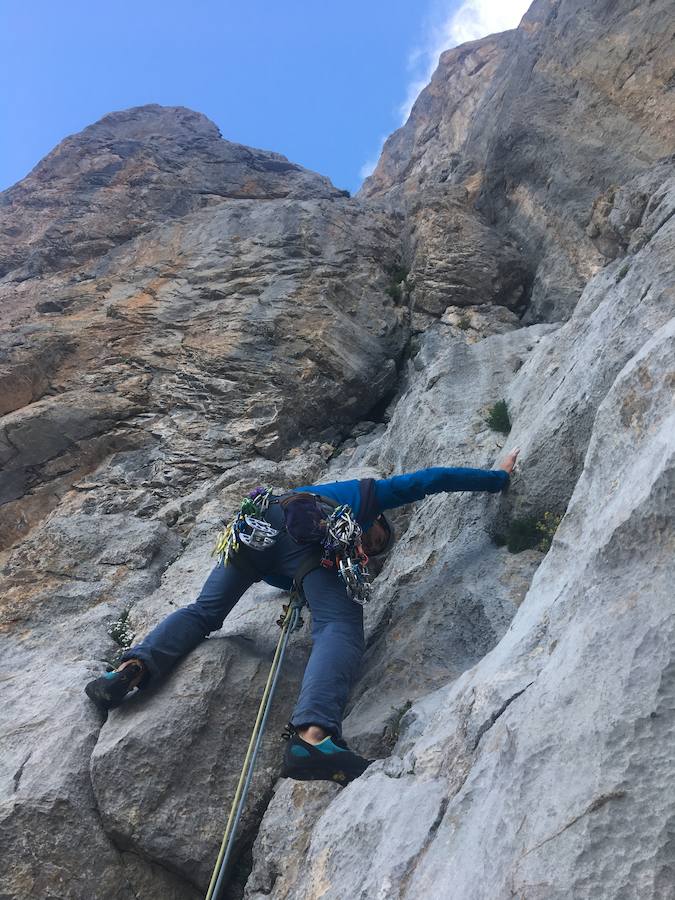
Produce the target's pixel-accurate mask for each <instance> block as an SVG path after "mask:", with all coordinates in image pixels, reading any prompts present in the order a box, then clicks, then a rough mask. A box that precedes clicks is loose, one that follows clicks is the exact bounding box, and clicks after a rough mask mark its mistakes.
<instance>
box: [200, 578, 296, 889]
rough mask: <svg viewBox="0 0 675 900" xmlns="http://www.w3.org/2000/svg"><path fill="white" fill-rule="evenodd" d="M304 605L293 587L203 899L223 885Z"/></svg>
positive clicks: (283, 614)
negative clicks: (283, 666) (280, 675)
mask: <svg viewBox="0 0 675 900" xmlns="http://www.w3.org/2000/svg"><path fill="white" fill-rule="evenodd" d="M304 604H305V598H304V595H303V593H302V590H298V589H294V590H293V592H292V593H291V598H290V602H289V604H288V605H287V606H284V611H283V613H282V617H281V619H280V620H279V622H278V624H279V625H280V626H281V636H280V638H279V642H278V644H277V649H276V651H275V653H274V658H273V660H272V666H271V668H270V673H269V675H268V677H267V683H266V684H265V690H264V691H263V695H262V700H261V701H260V706H259V708H258V715H257V717H256V720H255V725H254V726H253V733H252V734H251V740H250V741H249V744H248V749H247V751H246V756H245V758H244V764H243V766H242V769H241V775H240V776H239V782H238V783H237V789H236V791H235V793H234V799H233V800H232V807H231V809H230V815H229V817H228V820H227V825H226V826H225V834H224V835H223V840H222V842H221V844H220V850H219V852H218V858H217V859H216V864H215V866H214V868H213V875H212V876H211V881H210V883H209V888H208V891H207V892H206V898H205V900H218V898H219V897H220V894H221V890H222V888H223V887H224V885H225V878H226V872H227V866H228V863H229V860H230V856H231V854H232V849H233V847H234V839H235V836H236V833H237V825H238V824H239V819H240V818H241V814H242V812H243V811H244V806H245V805H246V798H247V796H248V790H249V787H250V786H251V781H252V780H253V770H254V767H255V762H256V758H257V756H258V751H259V750H260V745H261V743H262V736H263V732H264V730H265V725H266V724H267V718H268V715H269V711H270V708H271V705H272V698H273V697H274V691H275V689H276V686H277V681H278V679H279V673H280V672H281V665H282V663H283V661H284V655H285V653H286V647H287V646H288V639H289V637H290V636H291V634H292V633H293V632H294V631H296V630H297V629H298V628H300V627H301V626H302V619H301V617H300V611H301V609H302V607H303V606H304Z"/></svg>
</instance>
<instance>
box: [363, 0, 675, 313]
mask: <svg viewBox="0 0 675 900" xmlns="http://www.w3.org/2000/svg"><path fill="white" fill-rule="evenodd" d="M671 20H672V9H671V6H670V4H669V3H667V2H666V0H659V2H656V3H651V4H648V5H645V4H635V3H633V2H627V0H626V2H620V3H614V4H606V3H605V4H602V3H600V4H587V3H576V2H565V0H563V2H559V0H536V2H534V3H533V4H532V6H531V8H530V10H529V11H528V13H527V14H526V15H525V16H524V18H523V21H522V23H521V25H520V27H519V28H518V29H516V30H515V31H511V32H506V33H504V34H501V35H493V36H491V37H487V38H484V39H482V40H480V41H475V42H473V43H470V44H465V45H462V46H461V47H457V48H455V49H453V50H448V51H446V52H445V53H443V54H442V55H441V59H440V62H439V66H438V69H437V70H436V72H435V73H434V76H433V78H432V80H431V83H430V84H429V85H428V87H427V88H425V90H423V91H422V93H421V94H420V96H419V98H418V100H417V102H416V103H415V105H414V107H413V109H412V112H411V114H410V118H409V119H408V122H407V123H406V124H405V125H404V126H403V127H402V128H401V129H399V131H397V132H395V133H394V134H393V135H391V137H390V138H389V139H388V140H387V142H386V143H385V146H384V150H383V153H382V157H381V159H380V162H379V163H378V166H377V168H376V169H375V172H374V173H373V175H372V176H371V177H370V178H369V179H368V180H367V181H366V182H365V184H364V186H363V188H362V191H361V193H362V194H363V195H364V196H366V197H368V198H374V197H382V198H387V199H388V201H389V202H391V203H392V204H393V205H394V206H395V207H399V208H405V207H406V206H407V204H408V203H409V202H410V198H411V197H412V198H414V197H415V196H417V195H418V194H419V193H420V191H426V192H432V193H434V192H435V193H438V194H439V195H442V194H443V193H444V192H445V191H447V188H448V184H450V185H459V186H462V187H463V188H464V189H465V190H466V191H467V193H468V197H469V206H470V208H471V207H475V208H477V209H478V210H480V211H481V212H482V214H483V215H484V217H485V219H486V220H487V222H488V224H490V225H494V226H495V228H496V229H497V231H499V232H501V233H502V234H503V235H505V236H507V237H508V238H510V239H511V240H513V241H514V242H515V244H516V245H517V246H518V247H519V248H521V250H522V256H523V258H524V259H525V260H527V265H528V268H529V271H530V281H531V297H530V298H529V300H530V302H529V312H528V321H541V320H542V319H544V320H547V321H556V320H561V319H566V318H568V317H569V314H570V313H571V311H572V309H573V308H574V306H575V304H576V301H577V299H578V297H579V295H580V293H581V291H582V289H583V286H584V284H585V282H586V281H587V280H588V278H589V277H591V276H592V275H593V274H595V272H597V271H598V269H599V268H600V267H601V266H602V265H603V263H604V261H605V260H604V255H603V254H604V252H605V250H607V249H608V247H607V246H606V245H605V247H603V248H601V250H602V252H599V250H598V247H597V246H595V245H594V243H593V242H592V241H591V239H590V238H589V236H588V235H587V233H586V227H587V226H588V224H589V221H591V222H592V215H593V209H594V204H595V205H596V207H597V205H598V203H599V202H600V198H601V197H602V196H605V197H607V196H608V195H607V192H608V191H609V190H610V189H612V188H613V189H614V190H616V188H617V187H618V186H621V185H623V184H625V183H627V182H628V181H630V180H631V179H632V178H634V177H636V176H639V175H640V174H641V173H643V172H644V171H645V170H647V169H649V168H650V167H651V166H652V165H653V164H654V163H655V162H656V161H658V160H659V159H660V158H661V157H664V156H670V155H671V154H672V152H673V137H672V136H673V129H674V127H675V108H674V106H673V99H672V92H669V90H668V86H669V83H670V81H669V80H670V78H671V75H672V72H671V70H670V67H669V62H668V61H667V60H669V58H670V55H671V54H670V53H669V42H670V32H669V30H668V28H667V27H664V24H665V23H666V22H670V21H671ZM605 202H608V201H605ZM638 205H639V204H638ZM636 209H637V208H636ZM637 214H638V213H637V211H636V212H635V213H631V214H630V216H634V215H637ZM619 215H620V214H619ZM630 216H629V218H630ZM450 282H451V283H452V279H450Z"/></svg>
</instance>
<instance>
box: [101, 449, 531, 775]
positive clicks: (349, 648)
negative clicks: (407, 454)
mask: <svg viewBox="0 0 675 900" xmlns="http://www.w3.org/2000/svg"><path fill="white" fill-rule="evenodd" d="M518 453H519V450H518V449H515V450H512V451H511V452H510V453H509V454H508V455H507V456H506V457H505V458H504V460H503V461H502V462H501V463H500V464H499V465H498V466H497V468H496V469H467V468H442V467H438V468H430V469H423V470H421V471H418V472H412V473H409V474H407V475H398V476H394V477H392V478H385V479H381V480H376V479H372V478H366V479H361V480H360V481H359V480H353V481H338V482H332V483H328V484H321V485H314V486H309V487H302V488H296V489H295V491H297V492H312V493H314V494H315V495H316V494H320V495H321V497H322V498H326V499H327V500H329V501H332V502H334V503H336V504H347V505H348V507H349V512H350V513H352V514H353V517H354V519H355V520H356V522H358V524H359V525H360V526H361V529H362V531H363V538H362V547H363V550H364V551H365V553H366V554H368V555H369V556H376V555H379V554H383V553H385V552H387V551H388V550H389V548H390V546H391V544H392V541H393V530H392V528H391V526H390V525H389V523H388V522H387V520H386V518H385V517H384V515H383V511H384V510H387V509H393V508H396V507H399V506H403V505H404V504H406V503H411V502H413V501H415V500H421V499H422V498H423V497H425V496H426V495H428V494H435V493H441V492H446V491H489V492H491V493H497V492H499V491H502V490H504V489H505V488H506V487H507V486H508V483H509V479H510V475H511V473H512V472H513V468H514V466H515V463H516V459H517V457H518ZM254 493H255V492H254ZM293 493H294V492H292V493H291V494H289V495H285V496H286V497H290V496H292V494H293ZM305 496H307V495H306V494H305ZM282 502H283V498H282ZM282 502H279V498H272V500H271V502H270V503H269V506H268V507H266V510H265V514H264V516H265V522H264V523H263V526H262V527H263V531H265V530H266V529H269V533H270V534H275V535H276V532H278V535H276V536H275V537H274V538H270V539H269V540H268V539H267V538H265V539H264V541H263V542H262V549H257V550H250V549H248V548H247V547H243V545H242V548H241V549H240V550H239V551H238V552H237V553H236V554H235V557H234V559H233V560H232V562H234V564H229V563H228V564H226V565H224V564H223V562H222V560H221V562H219V563H218V565H216V567H215V568H214V569H213V571H212V572H211V574H210V575H209V577H208V579H207V580H206V583H205V584H204V587H203V588H202V591H201V593H200V595H199V597H198V598H197V600H196V601H195V602H194V603H191V604H190V605H189V606H186V607H183V608H181V609H178V610H177V611H176V612H173V613H172V614H171V615H169V616H168V617H167V618H165V619H164V620H163V621H162V622H160V623H159V624H158V625H157V626H156V627H155V628H154V629H153V630H152V631H151V632H150V634H148V635H147V636H146V637H145V639H144V640H142V641H141V642H140V643H139V644H137V645H136V646H135V647H132V648H131V649H129V650H127V651H125V653H124V654H123V656H122V664H121V665H120V666H119V667H118V668H117V670H116V671H114V672H109V673H107V674H106V675H103V676H101V677H100V678H96V679H95V680H93V681H91V682H89V684H87V686H86V688H85V690H86V693H87V695H88V696H89V697H90V698H91V699H92V700H93V701H94V703H96V705H97V706H98V707H99V708H100V709H101V710H104V711H107V710H109V709H113V708H114V707H116V706H119V704H120V703H121V702H122V700H123V698H124V697H125V695H126V694H127V693H129V691H131V690H133V689H134V688H135V687H141V688H142V687H145V685H146V684H147V683H148V682H149V681H150V680H151V679H153V680H154V679H157V678H160V677H162V676H164V675H165V674H166V673H167V672H168V671H169V669H170V668H171V667H172V666H173V665H174V663H176V662H177V661H178V660H179V659H180V658H181V657H183V656H184V655H185V654H186V653H188V652H189V651H190V650H192V649H193V648H194V647H196V646H197V645H198V644H199V643H200V642H201V641H202V640H204V638H205V637H206V636H207V635H208V634H209V633H210V632H212V631H216V630H218V629H219V628H221V626H222V624H223V621H224V619H225V617H226V616H227V615H228V613H229V612H231V610H232V609H233V607H234V606H235V604H236V603H237V601H238V600H239V599H240V597H241V596H242V595H243V594H244V592H245V591H246V590H247V589H248V588H249V587H250V586H251V585H252V584H254V583H255V582H257V581H265V582H266V583H268V584H271V585H273V586H274V587H279V588H282V589H284V590H289V589H290V588H291V585H292V582H293V579H294V578H295V579H296V580H297V579H298V571H299V570H300V569H302V575H301V577H300V580H301V583H302V589H303V592H304V595H305V598H306V600H307V603H308V605H309V608H310V611H311V615H312V640H313V646H312V652H311V655H310V658H309V662H308V663H307V667H306V669H305V673H304V676H303V681H302V686H301V689H300V695H299V698H298V701H297V704H296V706H295V709H294V711H293V715H292V717H291V720H290V726H289V738H290V739H289V742H288V744H287V747H286V751H285V754H284V765H283V769H282V775H283V776H285V777H289V778H295V779H299V780H314V779H327V780H342V781H343V782H344V783H346V782H348V781H351V780H352V779H354V778H356V777H358V776H359V775H360V774H362V773H363V771H364V770H365V769H366V767H367V766H368V765H369V764H370V760H367V759H365V758H363V757H360V756H358V755H357V754H356V753H354V752H353V751H351V750H350V749H349V748H348V747H347V745H346V744H345V743H344V741H343V740H342V734H341V727H342V714H343V711H344V708H345V706H346V703H347V699H348V696H349V692H350V689H351V687H352V685H353V683H354V681H355V679H356V678H357V676H358V672H359V666H360V663H361V658H362V655H363V652H364V636H363V606H362V605H361V604H360V603H357V602H353V601H352V600H350V599H349V597H350V593H349V591H348V590H347V589H346V588H345V584H344V583H343V582H342V581H341V580H340V578H339V577H338V576H337V574H336V571H335V568H333V569H327V568H325V567H324V566H323V565H320V564H319V563H318V562H315V563H313V564H310V567H309V569H308V567H307V564H306V560H307V559H308V548H307V545H306V544H305V545H301V544H299V543H297V542H296V541H295V540H294V539H293V538H292V537H291V534H290V533H289V531H291V533H292V529H290V525H289V524H288V519H287V518H285V512H284V509H283V508H282ZM287 525H288V527H286V526H287ZM303 567H304V568H303Z"/></svg>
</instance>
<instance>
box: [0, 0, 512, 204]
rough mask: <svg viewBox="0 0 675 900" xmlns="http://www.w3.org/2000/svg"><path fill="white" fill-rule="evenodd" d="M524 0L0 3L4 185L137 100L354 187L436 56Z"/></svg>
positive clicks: (506, 21)
mask: <svg viewBox="0 0 675 900" xmlns="http://www.w3.org/2000/svg"><path fill="white" fill-rule="evenodd" d="M527 5H528V3H527V0H465V2H462V0H361V2H355V0H341V2H340V3H339V4H319V3H317V2H309V0H285V2H280V0H276V2H275V0H248V2H245V0H236V2H235V0H220V2H215V0H192V2H191V3H189V4H188V3H187V2H185V0H184V2H176V0H163V2H158V0H136V2H131V0H118V2H116V3H115V4H96V3H92V2H91V0H88V2H84V0H61V2H56V3H55V2H52V0H49V2H48V0H24V3H23V4H19V3H18V2H15V3H10V2H9V0H0V84H2V91H1V92H0V190H4V189H5V188H7V187H9V186H10V185H12V184H14V183H15V182H16V181H18V180H20V179H21V178H23V177H24V176H25V175H26V174H28V172H29V171H30V170H31V169H32V168H33V166H34V165H35V164H36V163H37V162H38V161H39V160H40V159H41V158H42V157H43V156H45V155H46V154H47V153H48V152H49V151H50V150H51V149H52V148H53V147H54V146H55V145H56V144H58V143H59V141H61V140H62V139H63V138H64V137H66V136H67V135H69V134H73V133H74V132H77V131H80V130H82V128H84V127H86V126H87V125H89V124H91V123H92V122H95V121H96V120H97V119H100V118H101V117H102V116H104V115H105V114H106V113H108V112H112V111H113V110H118V109H127V108H128V107H131V106H139V105H142V104H144V103H161V104H163V105H167V106H188V107H190V108H191V109H195V110H198V111H199V112H203V113H204V114H205V115H207V116H208V117H209V118H210V119H212V120H213V121H214V122H215V123H216V125H218V127H219V128H220V130H221V132H222V134H223V137H225V138H227V139H228V140H233V141H238V142H240V143H243V144H248V145H250V146H253V147H261V148H263V149H266V150H275V151H277V152H279V153H283V154H284V155H286V156H288V157H289V159H291V160H293V161H294V162H298V163H300V164H302V165H304V166H307V167H308V168H310V169H314V170H316V171H318V172H321V173H322V174H324V175H327V176H328V177H329V178H331V180H332V181H333V182H334V183H335V184H336V185H337V187H340V188H346V189H348V190H350V191H355V190H356V189H358V187H359V185H360V183H361V179H362V177H363V175H364V174H366V173H367V172H368V170H369V169H371V168H372V166H373V165H374V162H375V161H376V159H377V156H378V154H379V149H380V147H381V144H382V141H383V139H384V138H385V137H386V136H387V135H388V134H390V133H391V132H392V131H393V130H394V129H396V128H397V127H398V126H399V125H400V124H401V123H402V121H403V120H404V118H405V116H406V114H407V111H408V110H409V107H410V104H411V102H412V100H413V99H414V96H416V94H417V92H418V91H419V89H420V87H421V86H422V85H423V84H424V83H426V81H428V78H429V75H430V73H431V71H432V70H433V68H434V66H435V62H436V60H437V58H438V53H439V52H440V51H441V50H442V49H444V47H447V46H453V45H456V44H458V43H461V42H462V41H463V40H470V39H473V38H475V37H478V36H481V35H482V34H488V33H490V32H494V31H501V30H503V29H504V28H508V27H514V26H515V25H516V24H517V23H518V21H519V19H520V16H521V15H522V13H523V12H524V11H525V9H526V8H527Z"/></svg>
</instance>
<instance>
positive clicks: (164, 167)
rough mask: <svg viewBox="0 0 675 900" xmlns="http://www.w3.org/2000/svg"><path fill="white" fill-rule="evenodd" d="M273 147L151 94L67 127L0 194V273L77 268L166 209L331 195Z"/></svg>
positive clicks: (169, 214) (326, 185) (179, 211)
mask: <svg viewBox="0 0 675 900" xmlns="http://www.w3.org/2000/svg"><path fill="white" fill-rule="evenodd" d="M340 195H341V192H340V191H337V190H336V189H335V188H334V187H333V186H332V185H331V183H330V182H329V181H328V179H327V178H323V177H321V176H320V175H315V174H314V173H313V172H308V171H307V169H303V168H302V167H301V166H298V165H295V164H294V163H291V162H289V161H288V160H287V159H286V157H284V156H281V155H280V154H279V153H270V152H267V151H264V150H252V149H250V148H249V147H244V146H242V145H241V144H233V143H231V142H230V141H224V140H223V139H222V138H221V136H220V132H219V131H218V129H217V128H216V126H215V125H214V124H213V122H211V121H209V119H207V118H206V116H203V115H201V114H200V113H196V112H193V111H192V110H190V109H186V108H185V107H165V106H159V105H157V104H151V105H148V106H139V107H134V108H133V109H128V110H123V111H120V112H115V113H111V114H110V115H107V116H105V117H104V118H103V119H101V120H100V121H99V122H96V123H95V124H93V125H90V126H89V127H88V128H85V129H84V131H82V132H81V133H79V134H76V135H71V136H70V137H68V138H66V139H65V140H64V141H62V142H61V143H60V144H59V145H58V147H56V148H55V149H54V150H52V152H51V153H50V154H49V155H48V156H46V157H45V158H44V159H43V160H42V161H41V162H40V163H38V165H37V166H36V167H35V169H33V171H32V172H31V173H30V174H29V175H28V176H27V177H26V178H24V179H23V180H22V181H20V182H19V183H18V184H17V185H15V186H14V187H12V188H10V189H9V190H7V191H4V192H3V194H2V195H1V196H0V234H3V235H4V236H5V237H6V238H9V240H8V241H7V244H6V248H5V249H3V252H2V255H1V256H0V277H2V276H4V275H6V274H7V273H11V277H12V278H13V279H15V280H21V279H25V278H32V277H35V276H38V275H42V274H45V273H47V272H50V271H54V270H63V269H67V268H76V267H78V266H81V265H82V264H84V263H86V262H88V261H89V260H92V259H95V258H96V257H99V256H102V255H104V254H105V253H107V252H108V251H109V250H110V249H112V248H113V247H115V246H117V245H119V244H123V243H125V242H126V241H128V240H130V239H131V238H133V237H134V236H135V235H138V234H140V233H143V232H145V231H148V230H149V229H151V228H152V227H153V225H154V224H157V223H159V222H162V221H166V220H167V219H175V218H180V217H181V216H184V215H186V214H187V213H190V212H194V211H195V210H199V209H202V208H204V207H208V206H211V205H213V204H214V203H220V202H222V201H223V200H225V199H228V198H241V199H248V200H251V199H256V198H260V199H263V198H264V199H270V198H273V197H288V198H290V197H295V198H298V199H309V198H310V197H338V196H340Z"/></svg>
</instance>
